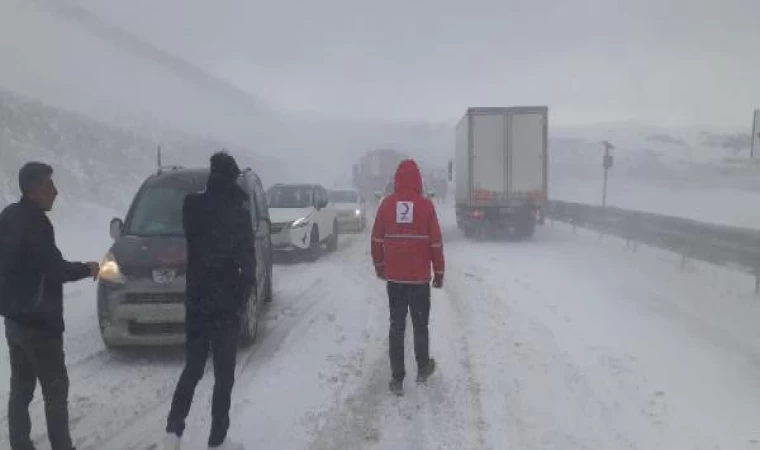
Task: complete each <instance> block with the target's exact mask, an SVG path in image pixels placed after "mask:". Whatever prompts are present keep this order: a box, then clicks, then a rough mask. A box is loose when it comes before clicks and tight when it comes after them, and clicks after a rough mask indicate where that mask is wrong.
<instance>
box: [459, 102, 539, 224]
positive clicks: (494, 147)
mask: <svg viewBox="0 0 760 450" xmlns="http://www.w3.org/2000/svg"><path fill="white" fill-rule="evenodd" d="M548 113H549V108H548V107H546V106H522V107H505V108H469V109H468V110H467V113H466V114H465V115H464V117H463V118H462V120H460V121H459V124H458V125H457V128H456V146H455V147H456V149H455V156H454V161H453V168H452V169H453V170H450V171H449V172H450V175H452V176H453V178H454V181H455V185H456V191H455V194H456V215H457V226H458V227H459V229H461V230H462V231H463V232H464V233H465V235H466V236H468V237H469V236H474V235H480V234H482V233H484V232H488V231H492V230H494V229H499V230H505V231H509V232H511V233H513V234H516V235H518V236H520V237H529V236H532V235H533V233H534V232H535V229H536V224H537V223H543V218H544V214H543V212H544V210H545V208H546V204H547V200H548V192H547V190H548V189H547V175H548V173H547V172H548V169H547V162H548V158H547V141H548V132H547V128H548Z"/></svg>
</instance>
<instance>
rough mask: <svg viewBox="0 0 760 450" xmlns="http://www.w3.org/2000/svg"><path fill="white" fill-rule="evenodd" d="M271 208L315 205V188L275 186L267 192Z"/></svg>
mask: <svg viewBox="0 0 760 450" xmlns="http://www.w3.org/2000/svg"><path fill="white" fill-rule="evenodd" d="M267 201H268V203H269V207H270V208H308V207H310V206H314V189H313V188H311V187H309V186H275V187H273V188H271V189H269V192H267Z"/></svg>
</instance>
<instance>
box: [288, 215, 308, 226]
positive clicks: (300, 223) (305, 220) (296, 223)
mask: <svg viewBox="0 0 760 450" xmlns="http://www.w3.org/2000/svg"><path fill="white" fill-rule="evenodd" d="M308 224H309V217H301V218H300V219H298V220H296V221H294V222H293V223H291V224H290V228H303V227H305V226H307V225H308Z"/></svg>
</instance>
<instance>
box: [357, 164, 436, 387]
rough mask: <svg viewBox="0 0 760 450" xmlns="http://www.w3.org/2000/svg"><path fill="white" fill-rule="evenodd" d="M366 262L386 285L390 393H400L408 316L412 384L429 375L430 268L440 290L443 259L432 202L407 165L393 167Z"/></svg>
mask: <svg viewBox="0 0 760 450" xmlns="http://www.w3.org/2000/svg"><path fill="white" fill-rule="evenodd" d="M371 253H372V260H373V262H374V264H375V270H376V272H377V276H378V277H379V278H380V279H383V280H385V281H386V282H387V283H388V302H389V307H390V332H389V346H390V349H389V356H390V360H391V372H392V377H393V378H392V380H391V382H390V385H389V387H390V390H391V392H393V393H394V394H396V395H403V393H404V377H405V376H406V370H405V368H404V333H405V331H406V315H407V312H409V311H411V316H412V326H413V328H414V353H415V358H416V359H417V381H418V382H425V381H426V380H427V379H428V377H430V376H431V375H432V374H433V372H434V371H435V360H434V359H433V358H431V357H430V344H429V336H428V319H429V318H430V283H431V276H430V273H431V268H432V271H433V272H434V276H433V277H432V284H433V287H435V288H437V289H440V288H442V287H443V274H444V269H445V259H444V255H443V237H442V236H441V227H440V225H439V223H438V216H437V214H436V212H435V206H434V205H433V203H432V202H431V201H430V200H429V199H427V198H426V197H425V196H424V193H423V192H422V177H421V176H420V170H419V168H418V167H417V164H416V163H415V162H414V161H413V160H405V161H402V162H401V164H399V167H398V170H397V171H396V176H395V179H394V193H393V194H391V195H389V196H387V197H385V198H384V199H383V201H382V203H380V206H379V207H378V209H377V214H376V215H375V224H374V226H373V228H372V247H371Z"/></svg>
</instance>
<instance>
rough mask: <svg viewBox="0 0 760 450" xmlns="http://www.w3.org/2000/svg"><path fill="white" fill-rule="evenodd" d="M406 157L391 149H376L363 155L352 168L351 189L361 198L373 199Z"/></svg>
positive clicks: (381, 190)
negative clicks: (355, 190) (357, 192)
mask: <svg viewBox="0 0 760 450" xmlns="http://www.w3.org/2000/svg"><path fill="white" fill-rule="evenodd" d="M406 158H407V155H405V154H404V153H401V152H399V151H397V150H393V149H377V150H372V151H370V152H367V153H365V154H364V155H362V157H361V158H360V159H359V161H358V162H357V163H356V164H354V166H353V187H354V188H356V189H357V190H359V193H360V194H361V196H362V197H363V198H367V199H369V198H375V196H376V194H377V193H381V192H383V190H384V189H385V185H386V183H387V182H388V180H389V179H392V178H393V175H394V174H395V173H396V169H397V168H398V165H399V163H400V162H401V161H402V160H404V159H406Z"/></svg>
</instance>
